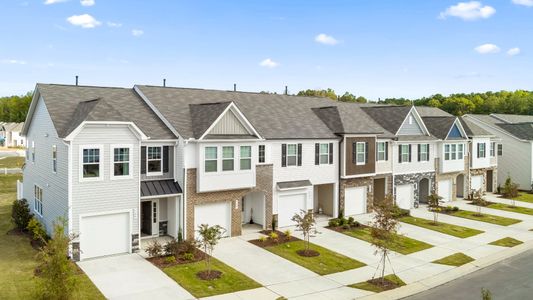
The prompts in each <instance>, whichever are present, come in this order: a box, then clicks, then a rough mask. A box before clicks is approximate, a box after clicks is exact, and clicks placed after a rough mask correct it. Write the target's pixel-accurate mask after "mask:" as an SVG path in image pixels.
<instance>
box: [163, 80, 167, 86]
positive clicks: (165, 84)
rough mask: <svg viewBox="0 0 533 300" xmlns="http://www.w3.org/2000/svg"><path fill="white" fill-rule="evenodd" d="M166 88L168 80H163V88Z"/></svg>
mask: <svg viewBox="0 0 533 300" xmlns="http://www.w3.org/2000/svg"><path fill="white" fill-rule="evenodd" d="M166 86H167V79H166V78H163V87H166Z"/></svg>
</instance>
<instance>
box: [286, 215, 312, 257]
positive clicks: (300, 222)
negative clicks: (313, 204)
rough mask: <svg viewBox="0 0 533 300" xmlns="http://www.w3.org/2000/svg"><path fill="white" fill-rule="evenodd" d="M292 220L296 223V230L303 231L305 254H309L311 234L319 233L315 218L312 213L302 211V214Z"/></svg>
mask: <svg viewBox="0 0 533 300" xmlns="http://www.w3.org/2000/svg"><path fill="white" fill-rule="evenodd" d="M291 220H292V221H293V222H295V223H296V228H297V229H296V230H298V231H301V232H302V234H303V235H304V241H305V253H306V254H308V253H309V239H310V238H311V234H313V233H317V232H318V231H317V230H316V227H315V225H316V220H315V217H314V215H313V213H312V212H306V211H305V210H301V212H300V214H294V216H293V217H292V219H291Z"/></svg>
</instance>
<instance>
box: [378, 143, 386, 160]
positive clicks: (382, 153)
mask: <svg viewBox="0 0 533 300" xmlns="http://www.w3.org/2000/svg"><path fill="white" fill-rule="evenodd" d="M386 151H387V144H386V142H378V157H377V161H385V160H387V152H386Z"/></svg>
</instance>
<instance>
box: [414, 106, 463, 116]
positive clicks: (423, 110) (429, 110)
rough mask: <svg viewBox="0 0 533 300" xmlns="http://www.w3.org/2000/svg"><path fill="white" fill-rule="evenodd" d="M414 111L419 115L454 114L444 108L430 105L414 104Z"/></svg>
mask: <svg viewBox="0 0 533 300" xmlns="http://www.w3.org/2000/svg"><path fill="white" fill-rule="evenodd" d="M416 111H417V112H418V114H419V115H420V116H421V117H453V116H454V115H452V114H449V113H447V112H445V111H444V110H442V109H440V108H437V107H431V106H416Z"/></svg>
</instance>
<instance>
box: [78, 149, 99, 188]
mask: <svg viewBox="0 0 533 300" xmlns="http://www.w3.org/2000/svg"><path fill="white" fill-rule="evenodd" d="M88 149H98V150H100V152H99V163H98V165H99V171H98V177H83V165H84V163H83V150H88ZM78 165H79V168H80V170H79V176H80V178H79V180H80V182H89V181H100V180H103V179H104V146H103V145H80V153H79V163H78Z"/></svg>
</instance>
